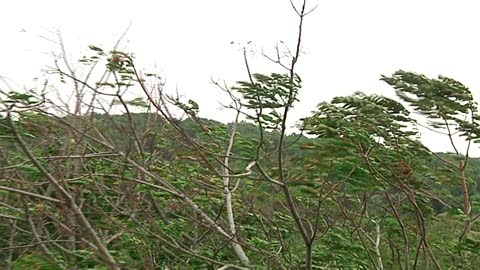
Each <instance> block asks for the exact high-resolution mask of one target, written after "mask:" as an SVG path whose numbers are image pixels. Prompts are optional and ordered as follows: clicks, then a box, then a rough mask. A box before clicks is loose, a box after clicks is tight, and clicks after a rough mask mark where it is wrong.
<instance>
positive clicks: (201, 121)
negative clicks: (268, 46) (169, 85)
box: [0, 1, 480, 270]
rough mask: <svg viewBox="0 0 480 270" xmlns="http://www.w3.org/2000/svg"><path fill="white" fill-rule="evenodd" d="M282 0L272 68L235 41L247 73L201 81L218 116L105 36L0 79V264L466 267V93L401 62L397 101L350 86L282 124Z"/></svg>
mask: <svg viewBox="0 0 480 270" xmlns="http://www.w3.org/2000/svg"><path fill="white" fill-rule="evenodd" d="M293 8H294V10H295V11H296V14H297V15H298V20H299V25H298V26H299V27H298V29H299V33H298V36H297V37H296V43H295V44H294V45H293V46H292V48H293V49H292V50H289V51H288V54H287V53H285V55H286V56H284V55H283V54H280V53H279V51H278V48H277V53H278V54H277V57H278V58H276V57H275V56H274V57H269V58H268V57H267V59H268V60H269V61H271V62H273V63H275V64H277V65H278V66H280V68H281V69H282V70H283V71H284V72H277V73H275V72H272V73H266V74H259V73H255V71H254V70H253V67H250V65H249V59H250V58H249V57H250V55H249V53H248V51H247V50H246V49H245V48H244V49H243V57H244V63H245V70H246V72H245V76H244V77H242V78H245V79H244V80H241V79H239V81H238V82H237V83H234V84H232V85H228V84H227V83H225V82H218V81H214V82H213V83H214V84H215V85H216V86H217V87H218V89H219V91H221V92H222V93H223V94H225V95H227V96H228V97H229V103H228V104H224V108H223V110H224V111H228V112H233V115H234V117H233V118H232V119H231V121H230V123H228V124H224V123H221V122H218V121H215V120H211V119H205V118H203V117H201V115H202V113H201V112H202V108H200V106H199V105H198V104H197V103H196V102H195V101H194V100H189V99H188V98H184V97H181V96H179V95H174V94H169V93H170V92H169V91H167V90H166V89H165V82H164V80H162V78H161V77H160V76H159V75H158V74H153V73H148V72H146V71H144V70H143V69H141V68H140V67H137V66H136V64H135V57H134V56H133V54H131V53H126V52H123V51H119V50H118V46H115V47H114V48H113V49H108V48H100V47H97V46H90V54H89V55H87V56H85V57H83V58H82V59H80V60H79V61H78V62H76V63H75V66H76V68H72V66H74V65H72V63H70V62H69V60H68V57H67V56H66V55H65V51H63V54H62V53H61V54H60V55H59V56H56V58H55V65H54V66H53V67H49V69H48V70H47V74H48V75H49V76H50V77H49V78H50V81H45V83H44V84H43V85H40V84H39V85H40V86H38V87H36V88H33V89H28V90H21V89H15V88H8V87H2V88H0V268H2V269H12V270H25V269H26V270H28V269H30V270H34V269H35V270H40V269H42V270H46V269H53V270H56V269H113V270H120V269H478V264H479V259H478V258H479V257H480V225H479V223H478V219H479V217H480V204H479V203H480V193H479V191H478V190H477V189H478V188H477V187H478V185H479V184H480V159H479V158H472V157H471V151H472V149H478V142H479V139H480V126H479V121H480V115H479V113H478V104H477V103H476V102H475V100H474V97H473V95H472V93H471V91H470V90H469V89H468V87H467V86H465V85H463V84H462V83H460V82H458V81H456V80H454V79H451V78H448V77H444V76H438V77H436V78H430V77H427V76H424V75H422V74H417V73H415V72H410V71H403V70H399V71H397V72H395V73H394V74H392V75H385V76H381V80H382V81H383V82H384V83H386V84H387V85H388V86H389V87H390V89H391V91H392V93H395V95H396V98H387V97H385V96H380V95H368V94H365V93H362V92H355V93H353V94H352V95H347V96H338V97H335V98H333V99H332V100H329V101H324V102H320V103H319V104H318V106H317V108H316V109H315V110H314V111H313V112H311V113H310V114H309V116H308V117H305V118H303V119H293V120H294V121H291V119H290V117H291V116H290V113H291V110H292V108H293V107H294V106H297V105H299V104H300V103H299V92H300V91H301V90H302V79H301V76H300V74H298V73H297V70H296V66H297V63H298V59H299V58H300V56H301V55H303V54H302V51H301V48H302V46H301V41H302V27H303V20H304V17H305V16H307V15H308V14H309V13H310V12H311V11H309V10H308V9H306V8H305V1H304V2H303V6H299V7H296V6H295V5H293ZM117 45H118V44H117ZM186 79H188V78H186ZM53 81H54V82H53ZM321 90H322V91H329V89H321ZM352 90H354V89H352ZM390 96H392V95H390ZM224 111H222V112H224ZM290 122H295V123H296V124H295V126H289V125H288V123H290ZM420 129H429V130H431V131H433V132H436V133H438V134H442V135H443V138H444V140H443V141H439V142H438V143H441V144H444V145H449V146H450V147H451V149H452V152H451V153H436V152H433V151H431V150H430V149H428V148H427V147H426V146H425V145H424V142H422V140H421V139H420V138H421V136H420V131H419V130H420ZM292 131H296V133H292ZM465 144H467V145H468V146H467V147H466V150H465V149H464V148H461V147H459V145H465ZM461 149H464V150H461Z"/></svg>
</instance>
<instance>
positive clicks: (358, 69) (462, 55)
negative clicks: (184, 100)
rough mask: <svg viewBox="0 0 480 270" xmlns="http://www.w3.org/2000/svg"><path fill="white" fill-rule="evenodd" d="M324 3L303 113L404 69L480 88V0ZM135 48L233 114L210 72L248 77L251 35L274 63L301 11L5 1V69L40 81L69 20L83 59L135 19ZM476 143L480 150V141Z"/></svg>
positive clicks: (71, 46) (307, 68) (1, 15)
mask: <svg viewBox="0 0 480 270" xmlns="http://www.w3.org/2000/svg"><path fill="white" fill-rule="evenodd" d="M309 3H310V4H311V5H312V6H313V5H316V4H319V7H318V8H317V10H316V11H315V12H313V13H312V14H311V15H309V16H308V17H307V18H306V21H305V28H304V30H305V32H304V40H303V42H304V43H303V51H304V52H305V55H303V56H302V58H300V60H299V64H298V70H297V71H298V72H299V73H300V75H301V76H302V79H303V82H304V83H303V86H304V88H303V90H302V93H301V95H300V99H301V102H300V104H297V106H296V108H295V110H294V111H293V114H292V123H293V122H294V121H293V120H295V119H298V118H300V117H302V116H305V115H308V113H309V112H310V111H312V110H313V109H314V108H315V106H316V105H317V104H318V103H319V102H320V101H326V100H330V99H331V98H332V97H334V96H338V95H348V94H351V93H353V92H354V91H359V90H360V91H364V92H367V93H378V94H383V95H387V96H390V97H392V96H393V91H392V89H391V88H390V87H389V86H388V85H386V84H385V83H383V82H380V81H379V78H380V75H381V74H385V75H390V74H392V73H393V72H394V71H396V70H398V69H404V70H408V71H415V72H418V73H424V74H426V75H428V76H437V75H438V74H442V75H445V76H449V77H452V78H454V79H457V80H459V81H461V82H463V83H464V84H466V85H467V86H469V87H470V88H471V89H472V91H473V93H474V94H475V95H476V96H477V98H478V97H480V93H479V91H478V90H479V89H480V77H479V76H478V75H479V71H480V39H479V33H480V31H478V30H479V28H480V16H479V15H478V14H479V11H480V2H478V1H475V0H470V1H469V0H459V1H451V0H449V1H447V0H402V1H393V0H364V1H358V0H330V1H325V0H309ZM130 22H131V23H132V26H131V28H130V30H129V32H128V33H127V36H126V39H125V40H126V41H128V42H126V43H124V44H125V45H126V46H127V47H126V49H125V51H129V52H134V53H135V56H136V58H137V65H138V66H140V67H143V68H145V69H146V70H148V69H153V68H154V67H155V66H156V67H157V69H158V70H160V73H161V74H162V75H163V76H164V77H166V78H167V81H168V84H167V87H168V88H170V89H173V90H175V89H178V90H179V92H181V93H183V94H184V95H185V96H186V97H188V98H191V99H193V100H196V101H197V102H198V103H199V104H200V108H201V112H202V116H204V117H209V118H215V119H218V120H221V121H228V120H229V119H230V117H231V114H228V113H226V112H223V111H222V112H220V113H219V110H218V108H219V107H220V106H219V104H218V101H219V100H220V97H221V96H222V93H221V92H220V91H219V90H218V89H216V87H215V86H213V85H212V84H211V83H210V77H213V78H217V79H222V80H223V79H224V80H226V81H227V83H229V84H230V85H232V84H233V83H234V82H235V81H238V80H245V79H246V73H245V68H244V66H243V60H242V54H241V52H240V51H239V48H240V47H239V46H238V45H230V42H231V41H235V42H236V43H240V44H245V43H246V42H248V41H252V46H251V48H252V50H253V51H254V52H256V54H255V55H254V56H253V60H252V63H251V64H252V68H253V71H254V72H271V71H274V69H272V65H271V64H269V63H268V60H266V59H264V58H262V56H261V55H260V52H261V49H262V48H263V49H264V50H267V51H268V50H270V51H271V50H272V48H273V46H274V45H275V44H276V42H278V41H279V40H284V41H286V42H287V43H288V44H291V45H290V46H291V47H292V48H293V40H294V38H295V37H296V30H297V18H296V16H295V14H294V12H293V11H292V9H291V7H290V4H289V1H288V0H242V1H233V0H204V1H198V0H170V1H167V0H164V1H146V0H136V1H98V0H97V1H91V0H86V1H65V0H64V1H54V0H43V1H34V0H31V1H25V0H16V1H7V2H5V3H3V5H2V8H1V9H0V35H1V40H0V76H2V77H5V78H7V79H8V80H9V82H11V83H12V84H13V85H16V86H18V87H23V86H27V87H28V86H29V85H32V83H33V78H35V77H40V76H41V74H42V73H41V69H42V68H44V67H45V65H47V64H51V61H52V58H51V57H50V56H48V54H47V53H48V52H51V51H56V52H58V48H57V47H56V45H55V44H54V43H51V42H49V41H47V40H46V39H44V38H42V37H46V38H49V39H53V40H55V38H56V37H55V34H54V31H55V30H57V29H59V30H60V31H61V32H62V34H63V38H64V41H65V45H66V47H67V51H68V52H69V55H71V57H72V60H74V59H76V58H78V57H79V56H82V55H84V54H87V53H88V49H87V47H88V45H91V44H93V45H103V46H104V47H105V48H107V49H108V48H109V47H111V46H113V44H114V43H115V41H116V39H117V38H118V37H119V35H120V34H121V33H122V32H123V31H124V30H125V29H126V27H127V26H128V24H129V23H130ZM423 133H424V141H425V143H426V144H427V145H429V146H431V147H432V148H433V149H434V150H440V151H444V150H450V148H449V147H448V139H447V138H438V137H436V136H435V135H433V134H431V133H429V132H426V131H425V132H423ZM475 148H476V149H475V152H476V153H477V154H480V151H479V150H478V149H477V148H478V147H475Z"/></svg>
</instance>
